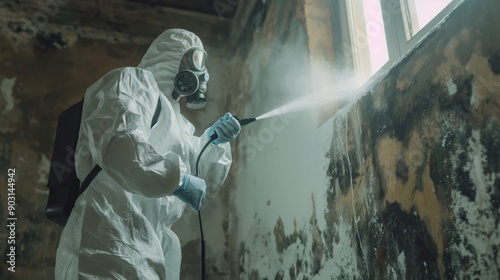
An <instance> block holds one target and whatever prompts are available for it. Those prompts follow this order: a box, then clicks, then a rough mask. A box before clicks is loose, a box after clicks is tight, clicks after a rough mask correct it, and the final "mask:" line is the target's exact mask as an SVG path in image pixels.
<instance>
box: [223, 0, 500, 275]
mask: <svg viewBox="0 0 500 280" xmlns="http://www.w3.org/2000/svg"><path fill="white" fill-rule="evenodd" d="M304 3H306V5H305V6H304V5H303V4H304ZM307 3H308V1H305V2H304V1H297V2H294V1H290V2H287V3H286V4H285V3H282V2H280V3H278V2H277V1H276V2H274V1H273V2H271V1H265V2H264V3H263V2H261V1H256V2H255V4H254V5H251V6H250V5H249V6H247V7H245V9H247V10H248V11H247V14H250V16H249V19H248V20H247V21H245V24H242V25H241V26H242V27H241V30H242V32H240V33H237V34H238V36H236V39H234V40H235V41H238V42H240V43H241V44H240V46H239V48H238V49H237V51H236V52H235V57H234V59H233V63H234V65H233V66H234V67H235V72H234V73H233V75H234V77H240V78H239V79H238V82H235V83H234V84H233V85H232V86H233V90H234V91H237V92H242V93H244V94H243V95H242V96H238V97H237V98H233V99H232V104H233V105H232V106H234V108H239V111H240V112H241V113H240V114H242V115H245V116H255V115H259V114H261V113H264V112H266V111H268V110H270V109H273V108H276V107H278V106H279V105H282V104H283V103H284V102H286V101H287V100H291V99H294V98H298V97H300V96H303V95H307V94H311V91H308V90H307V89H308V88H313V87H314V84H312V83H311V81H313V80H314V77H311V76H310V73H311V72H312V71H313V69H314V65H315V63H314V56H313V55H310V54H313V53H317V49H315V48H314V44H312V43H311V42H310V40H311V38H314V36H311V33H310V32H309V30H308V21H307V20H306V18H305V14H307ZM304 7H305V8H304ZM499 9H500V2H498V1H496V0H485V1H465V3H464V4H463V5H461V6H460V7H459V8H457V10H456V11H455V12H454V13H453V14H452V16H451V17H450V18H449V19H448V20H447V21H446V23H445V24H444V25H443V26H442V27H441V28H440V29H439V30H437V31H435V32H434V33H433V34H431V35H430V36H429V37H428V38H426V39H425V40H424V41H423V42H422V43H421V44H420V45H419V46H418V47H417V48H416V49H415V50H413V51H412V53H411V54H410V55H409V56H407V57H406V58H404V59H403V60H402V61H401V62H399V63H398V64H397V65H396V66H395V67H394V68H392V69H391V70H390V71H389V72H388V73H386V74H385V75H384V76H383V77H382V78H380V79H379V80H377V81H375V82H374V83H373V84H371V85H370V86H369V87H368V89H367V90H365V91H364V92H363V93H362V96H361V97H359V98H356V99H355V100H352V101H351V102H350V103H349V104H347V105H345V106H344V107H343V108H342V109H341V110H340V111H338V112H336V114H335V115H333V116H331V117H330V118H328V119H327V121H325V122H317V118H318V115H320V114H321V112H317V111H311V110H308V111H304V112H300V113H293V114H288V115H283V116H281V117H278V118H273V119H265V120H260V121H258V122H256V123H254V124H252V125H249V126H248V127H244V128H243V131H242V133H241V136H240V137H239V139H238V141H237V146H238V151H239V153H238V154H237V157H236V161H237V162H236V164H235V166H234V168H233V170H232V177H231V180H232V184H231V186H232V189H231V194H230V209H231V211H230V224H229V242H230V243H229V244H230V267H231V279H475V278H477V279H498V278H499V277H500V252H499V249H500V228H499V227H500V210H499V203H500V164H499V162H500V149H499V147H500V145H499V144H500V143H499V142H500V140H499V139H500V36H499V34H500V19H499V18H498V15H497V11H498V10H499ZM239 12H241V13H242V11H239ZM236 16H238V15H236ZM471 19H474V20H471ZM242 104H245V105H242ZM332 112H335V110H333V111H332ZM318 123H320V124H321V125H319V126H318V127H316V126H317V124H318Z"/></svg>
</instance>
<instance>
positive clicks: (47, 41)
mask: <svg viewBox="0 0 500 280" xmlns="http://www.w3.org/2000/svg"><path fill="white" fill-rule="evenodd" d="M35 38H36V46H37V48H38V49H40V50H43V49H62V48H66V47H67V46H68V42H66V41H65V40H64V39H63V37H62V35H61V33H47V34H45V33H41V32H39V33H37V34H36V36H35Z"/></svg>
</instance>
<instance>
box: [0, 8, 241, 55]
mask: <svg viewBox="0 0 500 280" xmlns="http://www.w3.org/2000/svg"><path fill="white" fill-rule="evenodd" d="M234 2H235V1H234V0H182V1H181V0H146V1H139V0H44V1H40V0H16V1H1V2H0V31H1V32H2V33H4V34H5V35H7V37H9V39H10V40H11V42H12V41H13V40H26V39H31V38H38V39H40V38H42V39H44V40H45V41H46V40H47V38H48V39H50V38H55V39H53V40H56V39H57V38H59V39H57V40H59V42H55V43H54V44H56V46H57V47H65V46H66V45H69V44H71V43H72V42H74V41H76V40H78V39H80V38H83V39H93V40H104V41H108V42H113V43H145V44H146V43H149V42H151V41H152V39H154V38H155V37H156V36H157V35H158V34H160V33H161V32H162V31H163V30H165V29H167V28H185V29H189V30H191V31H193V32H195V33H196V34H198V35H199V36H200V37H201V38H202V40H204V41H209V42H210V43H212V44H214V45H217V43H220V44H223V42H224V40H225V39H227V37H228V35H229V34H228V33H229V25H230V22H231V19H232V18H233V17H234V14H235V12H236V10H237V8H238V7H237V6H232V5H231V4H233V3H234ZM236 2H237V1H236ZM233 5H234V4H233ZM51 40H52V39H51ZM49 41H50V40H49Z"/></svg>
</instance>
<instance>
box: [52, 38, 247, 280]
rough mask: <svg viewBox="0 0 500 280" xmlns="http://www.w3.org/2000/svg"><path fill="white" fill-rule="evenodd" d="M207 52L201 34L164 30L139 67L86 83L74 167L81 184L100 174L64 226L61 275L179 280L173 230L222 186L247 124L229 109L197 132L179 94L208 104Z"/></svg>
mask: <svg viewBox="0 0 500 280" xmlns="http://www.w3.org/2000/svg"><path fill="white" fill-rule="evenodd" d="M205 58H206V53H205V52H204V50H203V44H202V42H201V41H200V39H199V38H198V37H197V36H196V35H195V34H193V33H191V32H188V31H186V30H181V29H171V30H167V31H165V32H164V33H162V34H161V35H160V36H159V37H158V38H157V39H156V40H155V41H154V42H153V43H152V45H151V46H150V47H149V49H148V51H147V52H146V54H145V55H144V57H143V59H142V61H141V63H140V64H139V65H138V67H126V68H121V69H115V70H112V71H111V72H109V73H108V74H106V75H105V76H104V77H102V78H101V79H100V80H98V81H97V82H96V83H94V84H93V85H92V86H90V87H89V88H88V89H87V91H86V93H85V98H84V108H83V114H82V122H81V128H80V134H79V139H78V145H77V149H76V155H75V162H76V170H77V174H78V177H79V179H80V180H81V181H83V179H85V177H86V176H87V175H88V174H89V173H90V171H91V170H92V168H93V167H94V166H95V165H99V166H101V167H102V171H101V172H100V173H99V174H98V175H97V176H96V177H95V178H94V180H93V181H92V183H91V184H90V185H89V187H88V188H87V190H85V192H83V194H82V195H81V196H80V197H79V198H78V200H77V201H76V203H75V207H74V208H73V211H72V213H71V215H70V217H69V220H68V222H67V224H66V226H65V227H64V230H63V232H62V235H61V239H60V243H59V247H58V249H57V258H56V268H55V278H56V279H127V280H128V279H148V280H152V279H168V280H175V279H179V273H180V263H181V247H180V242H179V239H178V237H177V236H176V235H175V233H174V232H173V231H172V230H171V229H170V227H171V226H172V224H173V223H174V222H175V221H177V220H178V219H179V218H180V217H181V215H182V213H183V211H184V208H185V205H186V204H188V205H189V206H190V207H191V208H192V209H194V210H199V209H200V207H201V203H202V201H203V199H204V198H205V193H206V188H209V189H210V188H217V187H220V186H221V185H222V183H223V182H224V180H225V178H226V176H227V173H228V171H229V167H230V165H231V150H230V146H229V143H228V142H229V141H230V140H232V139H234V138H235V137H236V136H237V134H238V133H239V132H240V129H241V126H240V125H239V123H238V121H237V120H236V119H235V118H234V117H232V116H231V114H229V113H226V114H225V115H224V116H223V117H222V118H220V119H219V120H218V121H217V122H216V123H214V125H212V126H211V127H210V128H209V129H207V130H206V131H205V133H204V134H203V135H202V136H200V137H197V136H194V135H193V133H194V127H193V125H192V124H191V123H190V122H189V121H187V119H185V118H184V117H183V116H182V115H181V113H180V107H179V104H178V101H179V99H180V98H182V97H185V98H186V100H187V106H188V107H190V108H200V107H203V106H204V104H205V103H206V97H205V95H204V93H205V90H206V81H208V73H207V71H206V67H205V65H204V63H205ZM214 133H217V135H218V138H217V139H216V140H215V141H214V142H212V144H210V145H209V146H208V148H207V150H206V151H205V152H204V154H203V156H202V157H201V160H200V163H199V167H200V168H199V169H200V170H199V172H200V174H199V177H195V176H193V175H194V174H196V171H195V170H194V169H195V164H196V159H197V156H198V154H199V153H200V150H201V148H202V147H203V146H204V145H205V144H206V143H207V141H208V140H209V139H210V136H211V135H213V134H214Z"/></svg>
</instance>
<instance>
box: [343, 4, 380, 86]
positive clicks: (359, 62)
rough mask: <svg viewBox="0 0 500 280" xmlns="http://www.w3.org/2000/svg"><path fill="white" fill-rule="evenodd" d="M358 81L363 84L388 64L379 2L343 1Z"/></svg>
mask: <svg viewBox="0 0 500 280" xmlns="http://www.w3.org/2000/svg"><path fill="white" fill-rule="evenodd" d="M346 4H347V9H348V13H349V20H350V23H349V29H350V33H351V44H352V47H353V53H354V54H355V55H354V64H355V67H356V69H358V81H359V82H360V83H363V82H365V81H366V80H367V79H368V78H369V77H371V76H372V75H373V74H374V73H375V72H377V71H378V70H379V69H380V68H382V66H384V64H386V63H387V62H388V61H389V52H388V49H387V40H386V36H385V28H384V20H383V15H382V8H381V5H380V0H362V1H359V0H347V1H346Z"/></svg>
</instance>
